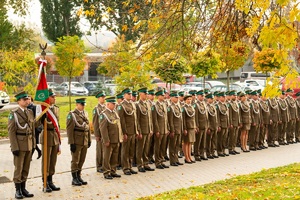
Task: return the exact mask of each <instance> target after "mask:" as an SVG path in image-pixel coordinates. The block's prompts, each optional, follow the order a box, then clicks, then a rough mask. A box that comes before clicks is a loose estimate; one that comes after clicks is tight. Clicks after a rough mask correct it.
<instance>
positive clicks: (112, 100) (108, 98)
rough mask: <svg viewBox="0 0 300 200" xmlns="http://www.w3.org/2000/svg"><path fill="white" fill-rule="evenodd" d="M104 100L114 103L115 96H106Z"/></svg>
mask: <svg viewBox="0 0 300 200" xmlns="http://www.w3.org/2000/svg"><path fill="white" fill-rule="evenodd" d="M105 101H106V102H107V103H116V97H114V96H110V97H106V98H105Z"/></svg>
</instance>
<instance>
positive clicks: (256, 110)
mask: <svg viewBox="0 0 300 200" xmlns="http://www.w3.org/2000/svg"><path fill="white" fill-rule="evenodd" d="M250 114H251V121H252V124H256V125H259V124H260V123H261V119H260V117H261V116H260V107H259V102H258V101H255V100H253V99H252V100H251V101H250Z"/></svg>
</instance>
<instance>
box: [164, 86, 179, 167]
mask: <svg viewBox="0 0 300 200" xmlns="http://www.w3.org/2000/svg"><path fill="white" fill-rule="evenodd" d="M170 97H171V105H170V106H169V107H168V122H169V127H170V135H169V137H170V143H169V155H170V165H171V166H178V165H183V164H182V163H180V162H179V160H178V146H179V143H180V142H181V140H180V139H181V138H180V135H181V133H182V114H181V108H180V106H179V104H178V93H177V92H176V91H172V92H171V93H170Z"/></svg>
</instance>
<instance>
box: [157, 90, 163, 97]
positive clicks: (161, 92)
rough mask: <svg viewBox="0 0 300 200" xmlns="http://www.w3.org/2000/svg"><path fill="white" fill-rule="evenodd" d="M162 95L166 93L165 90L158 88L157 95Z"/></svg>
mask: <svg viewBox="0 0 300 200" xmlns="http://www.w3.org/2000/svg"><path fill="white" fill-rule="evenodd" d="M160 95H165V92H164V91H163V90H158V91H157V92H156V93H155V96H160Z"/></svg>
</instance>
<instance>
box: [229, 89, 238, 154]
mask: <svg viewBox="0 0 300 200" xmlns="http://www.w3.org/2000/svg"><path fill="white" fill-rule="evenodd" d="M229 95H230V98H231V99H230V101H229V130H228V131H229V136H228V137H229V144H228V150H229V154H231V155H236V154H240V152H238V151H236V150H235V147H236V143H237V137H238V131H239V125H240V123H241V119H240V110H239V104H238V102H237V97H236V95H237V94H236V91H234V90H233V91H230V92H229Z"/></svg>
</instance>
